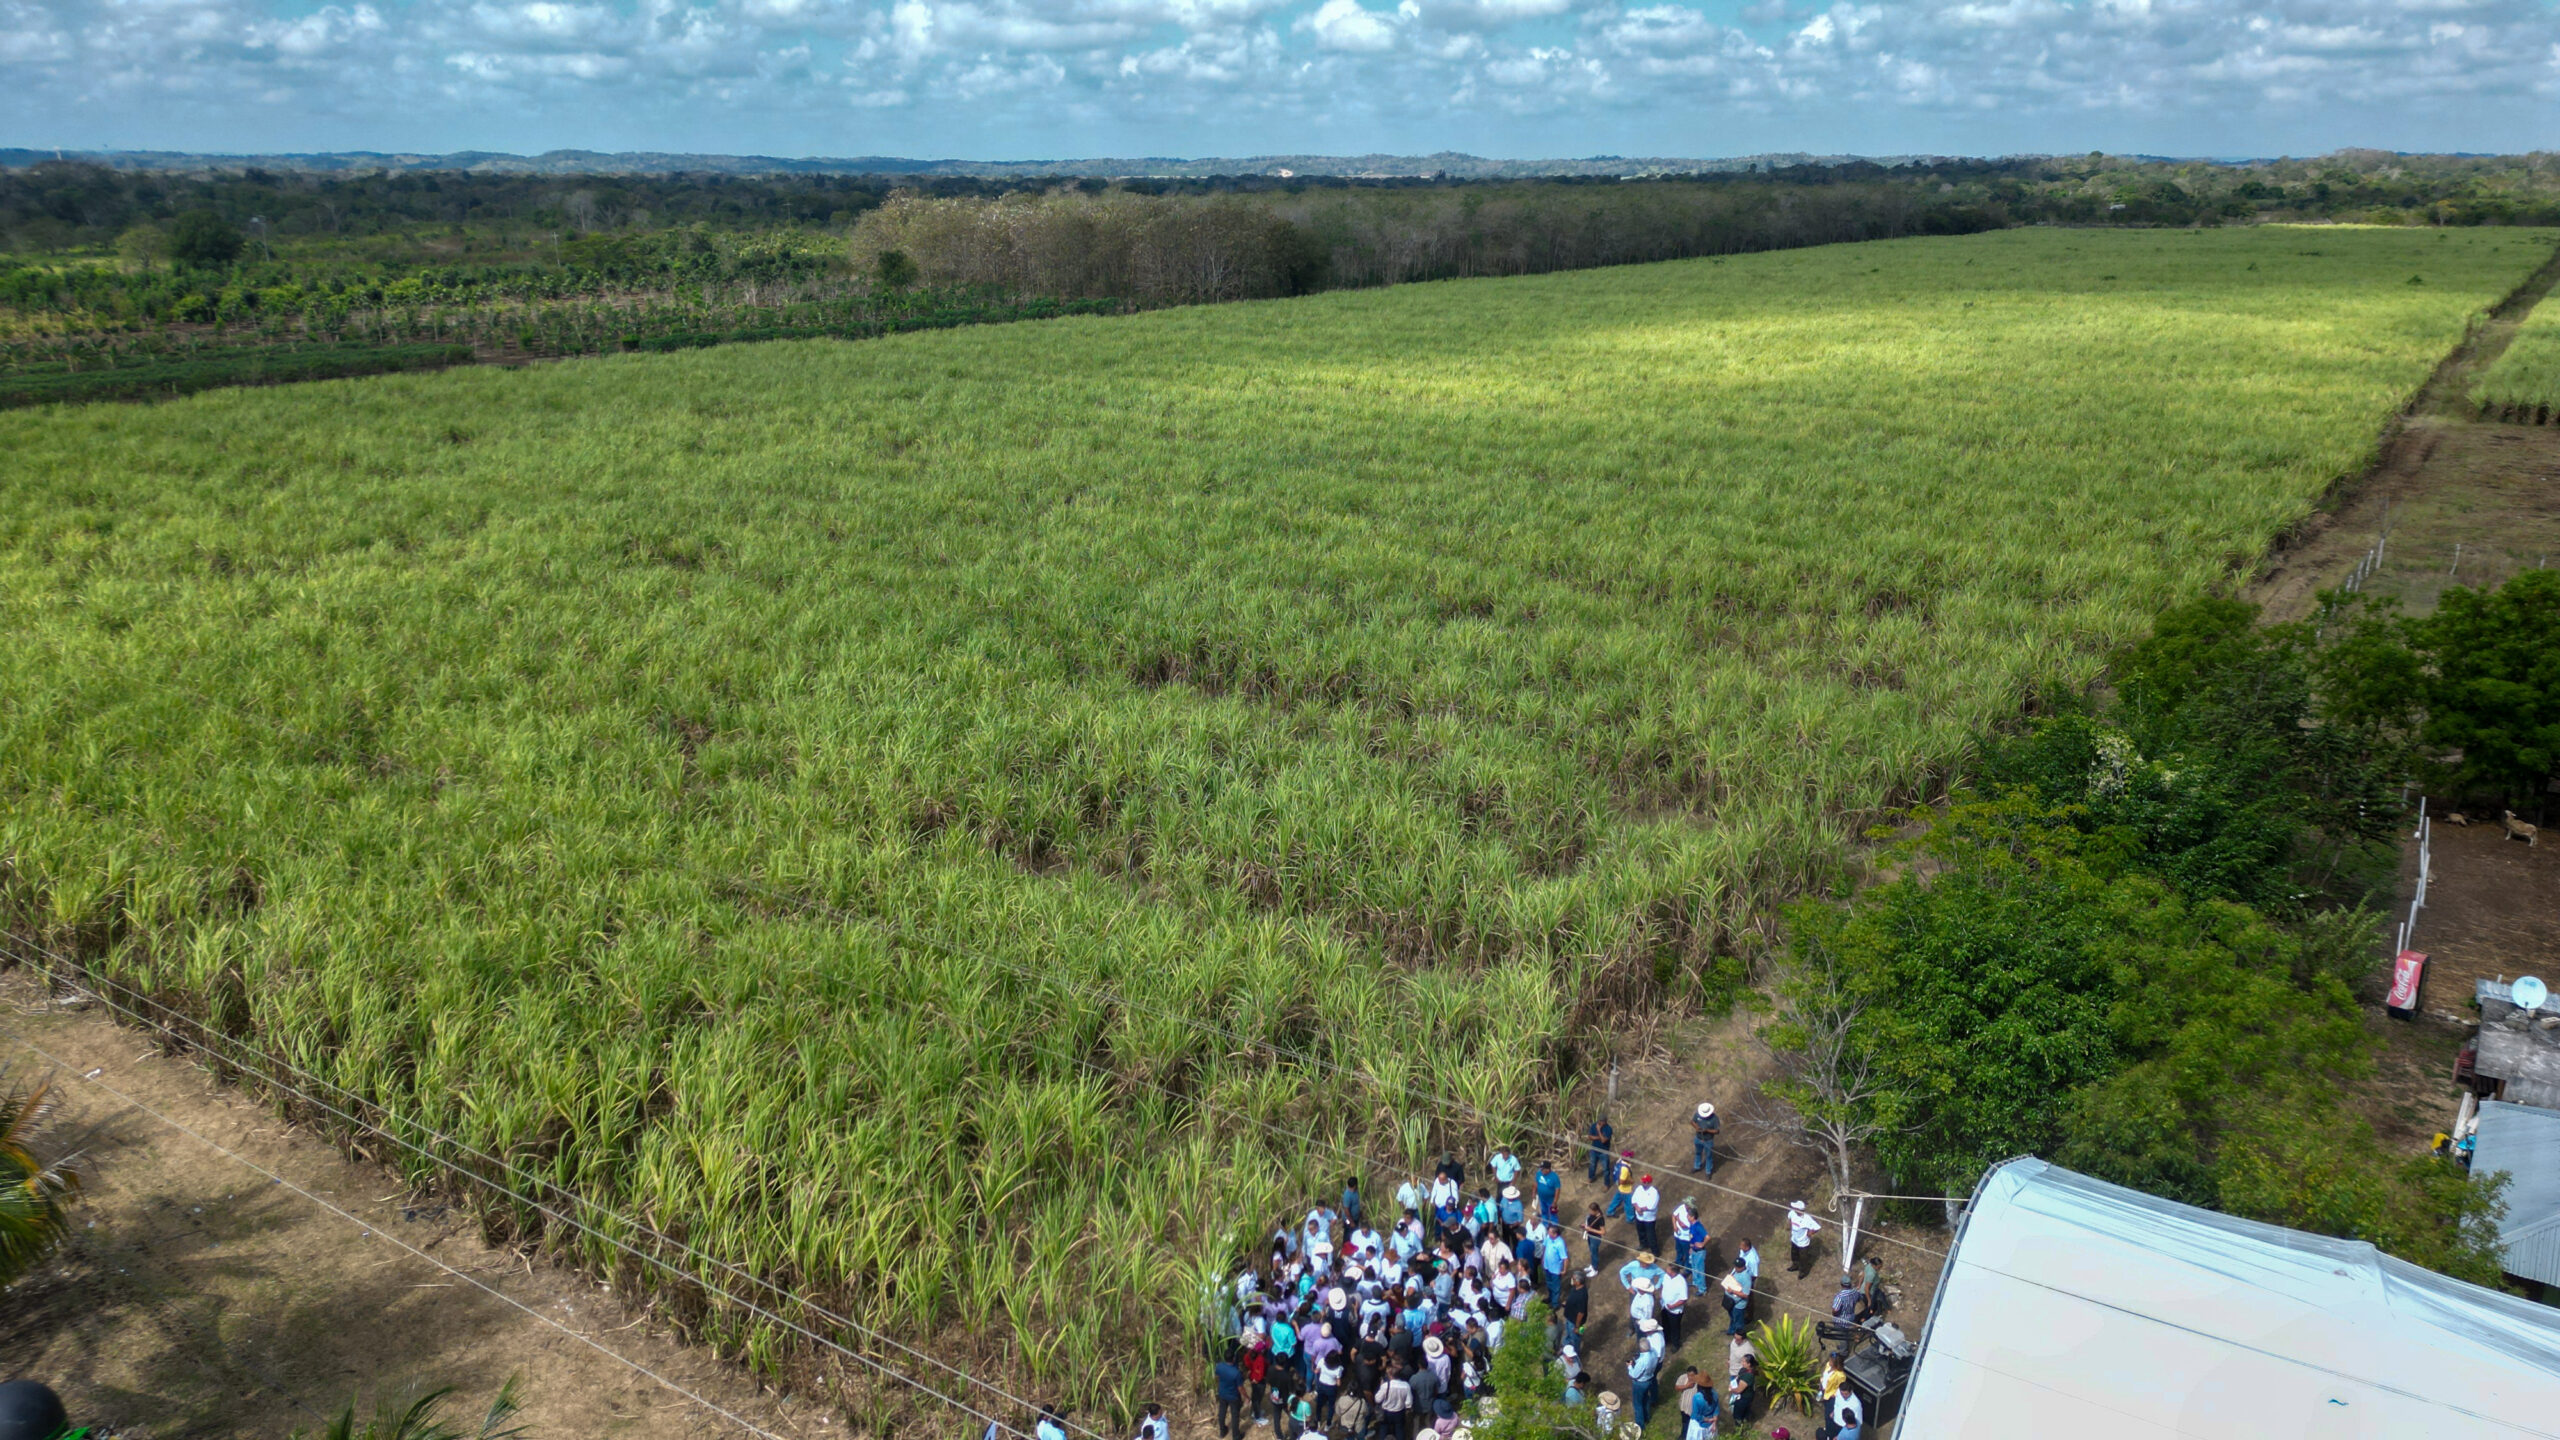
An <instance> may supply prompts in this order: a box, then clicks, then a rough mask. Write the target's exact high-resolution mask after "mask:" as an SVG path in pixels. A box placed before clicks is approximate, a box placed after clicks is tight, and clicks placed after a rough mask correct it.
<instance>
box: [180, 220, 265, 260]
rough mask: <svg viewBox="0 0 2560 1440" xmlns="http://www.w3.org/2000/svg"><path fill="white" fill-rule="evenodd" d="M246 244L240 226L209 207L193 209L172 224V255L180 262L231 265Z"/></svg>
mask: <svg viewBox="0 0 2560 1440" xmlns="http://www.w3.org/2000/svg"><path fill="white" fill-rule="evenodd" d="M247 243H248V242H247V240H246V238H245V237H244V236H242V235H241V233H240V227H239V226H237V225H234V224H232V223H231V222H230V221H228V220H225V219H223V218H222V217H221V216H220V215H217V214H215V213H214V212H212V211H210V210H190V211H188V212H187V213H186V214H184V215H181V216H179V217H178V219H177V223H176V224H174V225H172V226H170V227H169V254H170V257H171V258H172V259H175V260H176V261H177V262H178V263H179V264H181V265H201V266H205V267H207V268H213V267H216V266H222V265H228V264H230V263H231V262H232V261H234V260H237V259H239V258H240V250H241V247H242V246H243V245H245V244H247Z"/></svg>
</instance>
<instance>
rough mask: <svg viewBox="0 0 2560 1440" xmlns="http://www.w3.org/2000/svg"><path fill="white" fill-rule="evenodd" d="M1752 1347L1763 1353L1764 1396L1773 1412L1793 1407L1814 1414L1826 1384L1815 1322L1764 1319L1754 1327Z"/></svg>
mask: <svg viewBox="0 0 2560 1440" xmlns="http://www.w3.org/2000/svg"><path fill="white" fill-rule="evenodd" d="M1751 1348H1752V1349H1754V1350H1756V1351H1758V1352H1759V1354H1760V1393H1761V1394H1762V1395H1763V1396H1764V1397H1766V1398H1767V1401H1768V1405H1769V1413H1771V1414H1775V1413H1777V1409H1778V1407H1779V1406H1781V1405H1792V1406H1794V1407H1795V1408H1796V1410H1797V1411H1798V1412H1799V1413H1801V1414H1806V1415H1810V1414H1812V1413H1813V1405H1814V1401H1815V1400H1816V1399H1817V1398H1819V1397H1818V1392H1819V1390H1820V1388H1821V1385H1822V1341H1821V1339H1820V1337H1818V1336H1817V1335H1815V1334H1814V1331H1813V1324H1812V1322H1811V1321H1808V1320H1805V1319H1803V1318H1801V1317H1799V1316H1795V1315H1781V1316H1779V1317H1778V1318H1776V1319H1774V1320H1763V1321H1761V1322H1760V1323H1759V1324H1757V1325H1754V1326H1752V1327H1751Z"/></svg>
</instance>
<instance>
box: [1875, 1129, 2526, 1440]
mask: <svg viewBox="0 0 2560 1440" xmlns="http://www.w3.org/2000/svg"><path fill="white" fill-rule="evenodd" d="M2482 1130H2483V1133H2484V1135H2485V1133H2486V1130H2487V1126H2486V1125H2485V1124H2484V1125H2483V1127H2482ZM1893 1433H1894V1434H1895V1435H1896V1436H1897V1437H1911V1440H1940V1437H1953V1436H1963V1437H1965V1440H2052V1437H2054V1436H2067V1437H2069V1440H2135V1437H2145V1440H2147V1437H2163V1440H2166V1437H2171V1436H2180V1437H2191V1436H2198V1435H2235V1436H2238V1435H2246V1436H2253V1437H2256V1436H2284V1437H2294V1436H2302V1437H2311V1436H2319V1437H2324V1440H2326V1437H2350V1436H2353V1437H2385V1436H2393V1437H2396V1436H2420V1435H2423V1436H2429V1437H2438V1440H2467V1437H2473V1436H2479V1437H2488V1436H2500V1437H2508V1436H2518V1435H2541V1436H2554V1435H2560V1310H2553V1309H2548V1308H2546V1307H2544V1306H2540V1305H2536V1304H2534V1303H2532V1302H2531V1301H2528V1300H2523V1299H2519V1298H2517V1297H2516V1296H2513V1295H2505V1294H2500V1293H2499V1292H2497V1291H2494V1290H2488V1289H2484V1288H2482V1287H2480V1286H2478V1285H2471V1284H2466V1283H2464V1282H2462V1281H2460V1280H2454V1279H2449V1278H2447V1277H2445V1276H2442V1275H2438V1274H2436V1273H2434V1272H2433V1271H2429V1270H2422V1269H2420V1268H2418V1267H2417V1266H2415V1265H2410V1264H2407V1263H2405V1262H2403V1261H2399V1260H2394V1259H2392V1258H2391V1257H2390V1256H2387V1255H2384V1254H2382V1253H2381V1252H2380V1251H2377V1250H2375V1249H2374V1248H2373V1247H2372V1246H2371V1245H2367V1244H2364V1243H2362V1242H2360V1241H2353V1240H2337V1239H2332V1238H2330V1237H2328V1236H2324V1235H2311V1234H2306V1233H2304V1232H2302V1231H2299V1230H2287V1229H2285V1228H2283V1227H2282V1226H2278V1225H2264V1224H2260V1223H2258V1222H2257V1221H2254V1220H2242V1219H2238V1218H2236V1217H2233V1216H2230V1215H2223V1214H2218V1213H2216V1212H2214V1211H2211V1210H2203V1209H2198V1208H2197V1207H2195V1206H2192V1205H2181V1204H2179V1203H2177V1202H2176V1201H2173V1200H2163V1199H2160V1198H2158V1197H2157V1196H2152V1195H2145V1194H2143V1193H2141V1192H2140V1191H2138V1190H2128V1189H2126V1188H2124V1187H2123V1186H2121V1185H2111V1184H2108V1183H2107V1182H2105V1181H2103V1180H2094V1179H2091V1178H2090V1177H2088V1176H2086V1175H2079V1174H2074V1173H2073V1172H2071V1171H2069V1170H2065V1169H2062V1168H2061V1167H2059V1166H2056V1165H2049V1164H2047V1163H2045V1162H2044V1161H2042V1160H2037V1159H2033V1158H2026V1159H2018V1160H2011V1161H2008V1162H2006V1163H2004V1164H2001V1165H1998V1166H1995V1167H1993V1169H1992V1170H1991V1171H1990V1172H1989V1173H1988V1174H1986V1175H1984V1176H1983V1177H1982V1183H1981V1184H1980V1185H1979V1186H1977V1187H1976V1188H1975V1191H1974V1199H1973V1206H1972V1208H1971V1209H1970V1210H1969V1211H1968V1212H1967V1213H1966V1215H1965V1218H1964V1221H1963V1223H1962V1225H1961V1226H1960V1227H1959V1228H1958V1230H1957V1232H1956V1240H1955V1244H1954V1245H1953V1246H1952V1247H1950V1249H1949V1251H1948V1254H1947V1262H1946V1268H1945V1271H1944V1273H1943V1274H1942V1275H1941V1276H1940V1278H1939V1281H1938V1293H1937V1298H1936V1302H1935V1304H1934V1305H1933V1306H1932V1307H1931V1309H1930V1313H1929V1323H1928V1327H1927V1329H1926V1330H1925V1331H1923V1333H1922V1336H1921V1341H1920V1354H1919V1359H1918V1361H1917V1363H1916V1365H1915V1366H1914V1368H1913V1370H1912V1372H1911V1381H1910V1385H1909V1388H1908V1389H1907V1390H1906V1391H1905V1392H1904V1398H1903V1402H1902V1409H1901V1414H1900V1415H1899V1417H1898V1418H1897V1419H1896V1421H1895V1424H1894V1431H1893Z"/></svg>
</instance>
